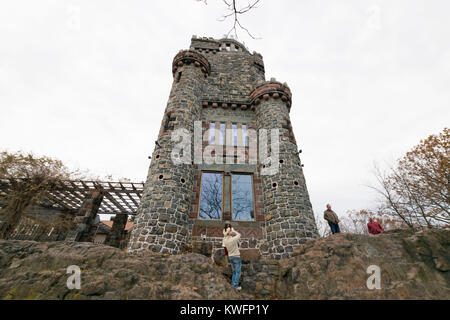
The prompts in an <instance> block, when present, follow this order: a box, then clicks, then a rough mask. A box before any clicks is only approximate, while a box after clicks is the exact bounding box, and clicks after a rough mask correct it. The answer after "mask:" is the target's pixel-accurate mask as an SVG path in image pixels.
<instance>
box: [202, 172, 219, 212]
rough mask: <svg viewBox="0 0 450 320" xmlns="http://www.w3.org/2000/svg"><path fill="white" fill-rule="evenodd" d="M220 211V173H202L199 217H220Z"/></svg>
mask: <svg viewBox="0 0 450 320" xmlns="http://www.w3.org/2000/svg"><path fill="white" fill-rule="evenodd" d="M221 213H222V175H221V174H214V173H213V174H208V173H204V174H203V182H202V194H201V199H200V218H206V219H220V217H221Z"/></svg>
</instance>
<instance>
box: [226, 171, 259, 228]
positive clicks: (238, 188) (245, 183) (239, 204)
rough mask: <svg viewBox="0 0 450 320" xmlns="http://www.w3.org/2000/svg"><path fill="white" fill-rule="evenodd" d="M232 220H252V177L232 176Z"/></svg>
mask: <svg viewBox="0 0 450 320" xmlns="http://www.w3.org/2000/svg"><path fill="white" fill-rule="evenodd" d="M232 189H233V192H232V202H233V220H253V219H254V218H255V214H254V208H253V185H252V176H251V175H249V174H233V184H232Z"/></svg>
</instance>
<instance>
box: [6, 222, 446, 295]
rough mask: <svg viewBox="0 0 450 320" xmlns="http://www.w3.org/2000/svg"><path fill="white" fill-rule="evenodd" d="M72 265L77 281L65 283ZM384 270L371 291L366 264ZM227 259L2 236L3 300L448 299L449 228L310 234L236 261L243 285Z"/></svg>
mask: <svg viewBox="0 0 450 320" xmlns="http://www.w3.org/2000/svg"><path fill="white" fill-rule="evenodd" d="M69 265H77V266H79V267H80V269H81V288H80V289H79V290H77V289H73V290H69V289H68V288H67V286H66V281H67V279H68V277H69V276H70V274H67V273H66V270H67V267H68V266H69ZM370 265H376V266H378V267H379V268H380V271H381V282H380V285H381V289H373V290H369V289H368V288H367V286H366V281H367V279H368V277H369V276H370V274H368V273H367V268H368V267H369V266H370ZM229 277H230V270H229V267H228V266H219V265H217V264H216V263H214V261H213V259H212V258H209V257H206V256H203V255H201V254H195V253H186V254H180V255H164V254H161V253H153V252H143V253H139V254H132V255H130V254H127V253H126V252H124V251H122V250H120V249H116V248H113V247H109V246H104V245H97V244H93V243H71V244H70V243H62V242H47V243H43V242H33V241H0V298H2V299H251V298H265V299H267V298H268V299H450V232H448V231H435V230H428V231H424V232H417V233H412V232H409V231H400V230H398V231H394V232H390V233H386V234H383V235H380V236H363V235H354V234H338V235H333V236H331V237H328V238H322V239H317V240H313V241H309V242H307V243H306V244H304V245H302V246H300V247H298V248H297V249H296V251H295V255H294V257H292V258H289V259H281V260H270V259H265V260H258V261H250V262H248V263H246V264H244V265H243V270H242V278H241V280H242V287H243V292H242V293H238V292H236V291H235V290H234V289H233V288H232V287H231V285H230V284H229V282H230V280H229Z"/></svg>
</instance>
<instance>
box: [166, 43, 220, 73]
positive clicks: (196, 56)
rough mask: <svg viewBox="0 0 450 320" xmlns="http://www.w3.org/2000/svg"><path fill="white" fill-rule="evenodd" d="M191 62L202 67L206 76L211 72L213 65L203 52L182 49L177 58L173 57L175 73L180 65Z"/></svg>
mask: <svg viewBox="0 0 450 320" xmlns="http://www.w3.org/2000/svg"><path fill="white" fill-rule="evenodd" d="M191 63H193V64H194V66H196V67H198V68H200V69H201V70H202V72H203V74H204V75H205V77H207V76H208V75H209V74H211V65H210V64H209V61H208V59H206V58H205V57H204V56H203V55H202V54H200V53H198V52H196V51H192V50H182V51H180V52H179V53H178V54H177V55H176V56H175V58H173V62H172V73H173V75H175V73H176V71H177V69H178V67H182V66H183V65H185V64H187V65H189V64H191Z"/></svg>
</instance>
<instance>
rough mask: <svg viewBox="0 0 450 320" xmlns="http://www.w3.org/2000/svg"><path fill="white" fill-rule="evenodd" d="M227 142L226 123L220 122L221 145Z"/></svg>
mask: <svg viewBox="0 0 450 320" xmlns="http://www.w3.org/2000/svg"><path fill="white" fill-rule="evenodd" d="M224 144H225V123H220V145H222V146H223V145H224Z"/></svg>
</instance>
